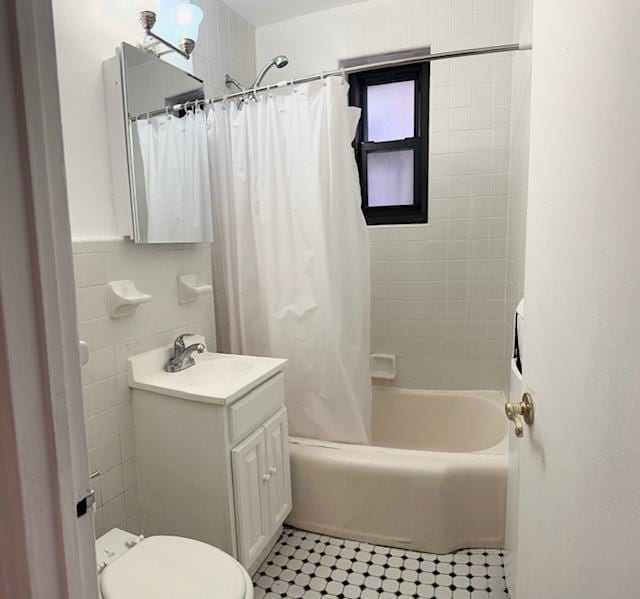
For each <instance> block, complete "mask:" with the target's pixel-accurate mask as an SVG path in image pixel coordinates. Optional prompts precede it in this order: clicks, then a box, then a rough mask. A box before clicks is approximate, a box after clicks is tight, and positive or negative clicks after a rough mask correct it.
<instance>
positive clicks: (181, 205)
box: [136, 110, 213, 243]
mask: <svg viewBox="0 0 640 599" xmlns="http://www.w3.org/2000/svg"><path fill="white" fill-rule="evenodd" d="M136 128H137V133H138V140H139V144H140V153H141V155H142V163H143V167H144V193H145V197H146V204H147V238H146V241H147V242H149V243H167V242H175V241H177V240H179V241H184V242H198V241H210V240H211V239H212V229H213V221H212V217H211V189H210V178H209V151H208V142H207V124H206V116H205V113H204V111H202V110H195V111H189V112H187V113H186V114H185V115H184V116H183V117H182V118H178V117H176V116H167V115H161V116H157V117H153V118H150V119H142V120H138V121H136Z"/></svg>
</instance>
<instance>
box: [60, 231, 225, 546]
mask: <svg viewBox="0 0 640 599" xmlns="http://www.w3.org/2000/svg"><path fill="white" fill-rule="evenodd" d="M73 251H74V268H75V277H76V287H77V289H76V294H77V295H76V302H77V311H78V334H79V337H80V339H83V340H85V341H87V343H88V344H89V347H90V357H89V362H88V363H87V364H86V365H85V366H83V368H82V385H83V394H84V408H85V419H86V427H87V444H88V448H89V464H90V468H91V472H92V473H93V472H99V473H100V474H99V476H97V477H96V478H94V485H95V486H94V488H95V489H96V491H97V506H98V507H97V512H96V518H95V525H96V534H97V535H100V534H102V533H103V532H106V531H108V530H110V529H111V528H113V527H114V526H119V527H121V528H124V529H126V530H129V531H131V532H134V533H139V532H141V522H140V510H139V503H138V486H137V485H138V475H137V471H136V451H135V431H134V426H133V412H132V403H131V397H130V392H129V386H128V383H127V374H126V373H127V358H128V357H129V356H131V355H135V354H139V353H142V352H144V351H148V350H150V349H153V348H156V347H159V346H161V345H165V344H169V343H171V342H172V341H173V340H174V339H175V337H176V336H177V335H178V334H179V333H184V332H193V333H197V334H201V335H204V336H205V338H206V340H207V346H208V347H210V348H212V347H213V348H215V346H216V340H215V327H214V314H213V302H212V297H211V294H210V293H209V294H206V295H202V296H201V297H199V298H198V300H197V301H196V302H194V303H191V304H185V305H180V304H179V303H178V291H177V279H176V277H177V275H179V274H193V273H195V274H198V276H199V277H200V279H201V280H202V281H208V282H210V281H211V257H210V247H209V245H208V244H202V245H194V246H186V245H185V246H177V245H171V246H169V245H168V246H155V247H140V246H135V245H134V244H133V243H130V242H127V241H124V240H122V241H103V242H98V241H96V242H76V243H74V244H73ZM122 279H129V280H133V281H134V282H135V284H136V286H137V287H138V288H139V289H140V290H141V291H144V292H145V293H149V294H150V295H152V296H153V299H152V300H151V301H150V302H149V303H147V304H143V305H141V306H140V307H139V308H138V311H137V312H136V314H135V315H134V316H131V317H125V318H120V319H116V320H113V319H111V318H110V316H109V312H108V287H107V283H108V282H109V281H117V280H122Z"/></svg>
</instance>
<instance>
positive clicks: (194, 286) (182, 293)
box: [178, 275, 213, 304]
mask: <svg viewBox="0 0 640 599" xmlns="http://www.w3.org/2000/svg"><path fill="white" fill-rule="evenodd" d="M212 289H213V285H208V284H206V283H201V282H199V281H198V275H178V301H179V302H180V303H181V304H189V303H191V302H195V301H196V300H197V299H198V296H199V295H201V294H202V293H207V292H208V291H211V290H212Z"/></svg>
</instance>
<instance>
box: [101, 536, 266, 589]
mask: <svg viewBox="0 0 640 599" xmlns="http://www.w3.org/2000/svg"><path fill="white" fill-rule="evenodd" d="M96 557H97V563H98V579H99V588H100V597H101V599H177V598H180V599H204V598H206V597H211V598H214V597H215V598H216V599H217V598H219V599H253V584H252V582H251V578H250V576H249V574H248V573H247V571H246V570H245V569H244V568H243V567H242V566H241V565H240V564H239V563H238V562H237V561H236V560H235V559H233V558H232V557H231V556H230V555H228V554H226V553H225V552H224V551H221V550H220V549H217V548H216V547H212V546H211V545H207V544H206V543H201V542H200V541H194V540H192V539H185V538H182V537H172V536H154V537H148V538H144V537H141V536H136V535H133V534H131V533H128V532H126V531H124V530H120V529H118V528H114V529H113V530H111V531H109V532H108V533H106V534H105V535H103V536H102V537H100V538H99V539H98V540H97V541H96Z"/></svg>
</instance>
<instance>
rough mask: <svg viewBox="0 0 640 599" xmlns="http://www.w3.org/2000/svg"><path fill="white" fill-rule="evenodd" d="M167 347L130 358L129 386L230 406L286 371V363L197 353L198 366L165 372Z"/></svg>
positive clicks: (272, 359)
mask: <svg viewBox="0 0 640 599" xmlns="http://www.w3.org/2000/svg"><path fill="white" fill-rule="evenodd" d="M172 351H173V350H172V347H171V346H166V347H162V348H159V349H154V350H152V351H150V352H146V353H144V354H140V355H138V356H132V357H131V358H129V366H128V371H129V386H130V387H131V388H133V389H142V390H144V391H153V392H154V393H159V394H161V395H169V396H171V397H178V398H181V399H188V400H191V401H199V402H203V403H211V404H216V405H227V404H230V403H233V402H234V401H236V400H237V399H240V398H241V397H243V396H244V395H246V394H247V393H248V392H249V391H251V390H252V389H254V388H255V387H257V386H258V385H260V384H261V383H262V382H264V381H266V380H267V379H269V378H271V377H272V376H274V375H275V374H277V373H278V372H280V371H282V370H283V369H284V366H285V364H286V363H287V360H282V359H280V358H261V357H256V356H237V355H233V354H215V353H209V352H204V353H202V354H198V353H194V354H193V357H194V359H195V361H196V364H195V366H192V367H190V368H187V369H185V370H183V371H181V372H165V370H164V366H165V364H166V363H167V361H168V360H169V357H170V356H171V354H172Z"/></svg>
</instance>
